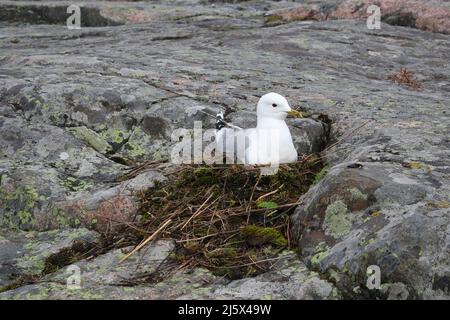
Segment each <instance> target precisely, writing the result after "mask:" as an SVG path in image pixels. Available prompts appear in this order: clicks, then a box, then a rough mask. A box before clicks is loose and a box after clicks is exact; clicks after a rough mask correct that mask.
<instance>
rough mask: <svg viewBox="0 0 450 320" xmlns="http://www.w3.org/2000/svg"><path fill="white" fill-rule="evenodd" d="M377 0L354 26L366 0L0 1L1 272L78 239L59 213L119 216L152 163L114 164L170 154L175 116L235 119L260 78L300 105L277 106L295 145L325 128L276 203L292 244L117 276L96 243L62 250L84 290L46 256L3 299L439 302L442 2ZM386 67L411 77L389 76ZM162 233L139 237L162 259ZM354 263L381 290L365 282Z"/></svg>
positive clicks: (449, 200) (4, 279)
mask: <svg viewBox="0 0 450 320" xmlns="http://www.w3.org/2000/svg"><path fill="white" fill-rule="evenodd" d="M357 3H359V4H360V6H359V7H358V6H357V7H358V8H359V9H358V10H356V11H355V10H353V9H352V8H354V6H355V5H356V4H357ZM380 3H381V10H382V20H383V21H385V22H387V23H384V22H382V24H381V29H380V30H369V29H367V27H366V23H365V20H364V19H365V12H366V11H365V8H366V6H367V4H368V2H367V1H333V2H332V3H330V2H322V1H307V2H301V3H300V2H298V3H297V2H290V1H289V2H288V1H243V2H237V3H227V1H196V0H189V1H188V0H186V1H168V2H167V1H152V2H151V3H150V2H126V1H124V2H119V3H118V2H115V1H101V2H94V1H86V2H80V4H81V6H82V15H81V19H82V26H83V28H82V29H80V30H69V29H67V28H65V26H64V24H65V21H66V19H67V16H68V15H67V14H65V10H66V8H67V6H68V5H69V2H66V1H2V3H0V9H1V10H0V27H1V33H0V48H1V50H0V131H1V135H0V225H1V227H2V228H3V229H2V230H6V229H8V230H11V229H14V230H18V231H8V232H6V231H1V234H0V236H1V237H0V257H2V259H0V260H1V261H2V262H1V265H0V285H1V286H4V285H9V284H11V283H12V282H14V280H15V279H16V278H18V277H20V276H21V275H23V274H27V273H31V274H35V273H36V272H37V273H39V272H41V271H42V267H43V265H42V263H43V261H44V260H45V259H46V258H47V254H48V253H50V251H51V253H54V252H59V251H61V250H62V249H63V248H66V247H67V246H71V245H72V244H73V241H74V240H76V239H75V238H76V237H75V238H74V236H73V232H75V233H78V231H75V230H74V229H72V228H80V229H79V230H80V232H81V233H82V234H84V235H88V236H89V238H90V239H94V238H95V237H96V233H95V232H94V231H87V230H86V229H82V228H89V229H92V230H97V231H104V230H105V228H107V227H108V226H110V224H111V223H112V224H114V223H117V225H120V224H121V223H126V222H129V221H133V219H135V218H136V217H135V214H136V212H135V208H136V205H137V203H136V193H138V192H139V191H140V190H143V189H147V188H151V187H152V186H154V183H155V181H158V180H163V179H164V177H163V176H162V175H161V174H159V173H158V172H154V171H148V172H144V173H142V174H141V175H140V176H138V177H136V178H134V180H132V181H122V182H120V181H119V180H120V179H118V178H119V177H121V176H122V175H123V174H124V173H125V172H126V171H127V170H128V169H129V168H130V167H131V166H133V165H134V164H136V163H139V162H140V161H144V160H162V159H167V158H168V157H169V152H170V147H171V146H172V145H173V142H172V141H171V134H172V132H173V130H175V129H177V128H187V129H192V128H193V127H194V121H202V125H203V128H204V129H206V128H213V126H214V119H213V118H211V117H209V116H208V115H206V114H205V113H203V112H199V110H201V111H204V112H207V113H210V114H215V113H216V112H217V111H219V110H226V111H227V113H228V117H229V118H230V119H231V120H232V121H233V122H235V123H236V124H238V125H250V124H252V123H254V121H255V118H254V114H253V113H252V112H253V111H254V108H255V105H256V102H257V100H258V96H260V95H261V94H263V93H266V92H268V91H275V92H279V93H281V94H283V95H285V96H286V97H287V99H288V101H289V102H290V103H291V104H292V105H294V106H300V107H302V108H303V109H305V110H307V111H308V112H311V113H312V114H313V116H312V117H311V118H308V119H303V120H290V121H291V122H290V123H289V125H290V126H291V128H292V133H293V136H294V139H295V142H296V147H297V149H298V150H299V153H310V152H313V151H320V150H322V149H323V148H324V146H325V144H326V143H327V142H329V141H331V143H333V142H338V143H337V144H336V145H335V146H334V147H331V148H327V149H326V150H325V152H324V155H325V158H326V161H327V166H328V172H327V174H326V175H325V176H324V178H323V179H322V180H320V181H319V182H318V183H317V184H316V185H315V186H314V187H313V188H312V189H310V191H309V192H308V193H307V194H305V195H304V196H303V197H302V201H303V205H301V206H299V207H298V208H297V210H296V212H295V214H294V215H293V216H292V225H293V227H292V229H293V233H294V234H295V235H296V238H297V240H298V244H299V252H300V259H298V258H295V257H294V255H293V254H292V253H289V254H287V256H288V257H289V258H287V259H286V261H287V262H286V264H282V263H280V264H275V266H274V269H273V270H272V271H269V272H268V273H266V274H263V275H260V276H258V277H256V278H252V279H241V280H236V281H232V282H227V281H224V280H223V279H221V278H217V277H215V276H213V275H212V274H210V273H209V272H207V271H205V270H202V269H196V270H192V271H190V272H186V273H182V274H176V275H173V276H172V277H170V278H169V279H166V280H164V281H162V282H159V283H157V284H152V283H145V282H143V283H141V282H138V284H135V285H129V286H123V284H122V283H119V284H118V283H117V281H118V279H119V278H123V279H125V280H129V281H131V283H134V282H133V281H135V280H136V279H134V278H133V279H131V277H133V276H135V274H132V273H131V272H129V270H123V269H122V270H121V269H120V267H117V266H116V260H117V259H118V256H121V255H123V253H122V252H118V251H112V252H108V253H105V254H104V255H102V256H99V257H96V258H94V259H91V260H82V261H80V262H79V265H80V266H81V269H82V274H83V273H84V272H86V274H85V278H84V279H85V287H83V288H82V289H81V290H73V291H68V290H67V288H66V280H65V279H67V273H65V272H66V269H61V270H60V271H58V272H56V273H49V274H47V275H45V277H47V279H48V280H49V281H48V282H45V283H39V284H28V285H25V284H24V285H23V286H21V287H18V288H15V289H13V290H9V291H5V292H3V293H2V294H1V295H0V297H1V298H5V299H10V298H20V299H26V298H51V299H62V298H85V299H89V298H111V299H115V298H132V299H151V298H155V299H156V298H202V297H203V298H219V297H227V298H236V299H241V298H244V299H249V298H273V299H283V298H288V299H299V298H301V299H313V298H321V299H336V298H356V299H364V298H374V297H380V298H389V299H405V298H408V299H415V298H418V299H437V298H439V299H449V297H450V292H449V288H450V257H449V252H450V196H449V195H450V179H449V175H450V160H449V159H450V148H449V147H450V138H449V137H450V119H449V112H450V110H449V104H450V65H449V63H448V61H449V52H450V41H449V40H450V38H449V35H447V34H448V33H449V31H448V30H449V26H448V21H450V20H449V19H448V12H449V11H448V10H449V8H448V4H447V2H437V1H420V2H419V1H401V2H394V1H380ZM402 4H404V5H402ZM406 4H409V5H408V6H407V5H406ZM398 6H400V7H398ZM299 8H300V9H299ZM304 8H306V9H304ZM397 8H400V9H401V10H400V9H399V10H397ZM303 10H307V12H306V13H307V14H306V15H304V14H305V13H304V11H303ZM308 12H309V13H308ZM349 12H351V14H350V13H349ZM325 13H326V15H324V14H325ZM383 14H384V16H383ZM317 15H319V16H317ZM395 15H397V17H395ZM280 17H281V18H280ZM344 19H345V20H344ZM361 19H362V20H361ZM410 27H413V28H410ZM420 29H423V30H420ZM424 30H425V31H424ZM427 30H429V31H433V32H427ZM446 33H447V34H446ZM401 68H406V69H408V70H410V71H411V72H412V74H413V76H414V77H415V79H416V80H417V81H418V82H420V83H421V84H422V89H421V90H416V89H414V88H411V87H408V86H401V85H398V84H395V83H393V82H392V81H391V80H389V76H391V75H392V74H395V73H397V72H398V71H399V70H400V69H401ZM322 114H326V115H327V116H328V117H329V118H330V119H331V120H332V121H333V124H332V127H331V131H330V130H329V127H328V126H327V125H326V124H324V123H323V122H322V121H320V119H322V120H323V119H324V118H323V116H321V115H322ZM19 230H20V231H19ZM50 230H52V231H50ZM81 233H80V236H81ZM84 235H83V236H82V237H84ZM30 239H35V240H36V241H35V240H33V241H34V242H35V243H34V244H33V243H32V241H31V240H30ZM172 245H173V244H170V242H167V241H162V242H157V243H155V244H153V245H152V247H151V248H150V249H148V250H147V251H146V252H142V253H140V254H141V255H144V256H143V259H150V260H149V261H154V260H155V259H156V260H158V261H159V260H161V259H164V256H165V255H167V254H168V252H169V251H170V248H171V246H172ZM45 248H51V250H50V251H49V252H45V255H44V256H43V255H42V253H43V251H42V250H44V251H45V250H47V249H45ZM27 250H28V251H27ZM21 255H24V256H23V257H21V258H25V257H26V256H27V255H29V256H30V258H31V260H33V263H31V264H26V265H25V264H24V263H20V261H19V260H18V259H19V258H20V256H21ZM136 257H137V256H136ZM3 261H5V262H3ZM370 265H377V266H379V267H380V269H381V283H382V286H381V289H380V290H369V289H368V288H367V287H366V279H367V274H366V271H367V267H368V266H370ZM124 266H126V267H127V268H130V270H131V269H132V268H134V269H133V270H138V269H139V268H140V266H139V263H138V261H137V259H136V260H134V259H133V260H130V261H129V262H127V264H126V265H125V264H124ZM28 267H30V268H31V269H33V270H31V269H29V268H28ZM27 268H28V269H27ZM36 268H37V269H36ZM136 268H137V269H136ZM99 269H102V270H103V271H104V272H105V273H104V278H102V279H99V278H98V275H97V274H96V272H94V271H93V270H99ZM83 270H84V271H83ZM141 271H142V273H148V272H151V270H145V268H144V269H142V270H141ZM286 279H287V280H286ZM98 281H100V282H103V281H106V282H107V281H110V283H108V284H103V286H100V288H98V283H97V282H98ZM125 282H126V281H125ZM94 286H95V287H96V289H95V290H94V289H93V288H94ZM166 288H171V290H166ZM97 289H98V290H97Z"/></svg>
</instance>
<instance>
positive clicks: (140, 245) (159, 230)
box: [119, 219, 172, 264]
mask: <svg viewBox="0 0 450 320" xmlns="http://www.w3.org/2000/svg"><path fill="white" fill-rule="evenodd" d="M171 222H172V219H168V220H166V222H164V223H163V224H162V225H161V226H160V227H159V228H158V230H156V231H155V232H154V233H153V234H152V235H151V236H150V237H148V238H147V239H145V240H144V241H143V242H141V243H140V244H139V245H138V246H137V247H136V248H134V249H133V250H132V251H131V252H130V253H129V254H127V255H126V256H125V257H123V258H122V259H121V260H120V261H119V264H121V263H122V262H124V261H125V260H127V259H128V258H129V257H131V256H132V255H133V254H134V253H136V252H137V251H139V250H140V249H141V248H142V247H144V246H145V245H146V244H147V243H149V242H150V241H152V240H153V239H155V238H156V236H157V235H158V234H159V233H161V231H162V230H164V228H165V227H167V226H168V225H169V224H170V223H171Z"/></svg>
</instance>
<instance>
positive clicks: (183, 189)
mask: <svg viewBox="0 0 450 320" xmlns="http://www.w3.org/2000/svg"><path fill="white" fill-rule="evenodd" d="M322 167H323V166H322V162H321V160H320V158H319V157H318V156H316V155H310V156H308V157H305V158H304V159H302V160H300V161H298V162H296V163H292V164H288V165H281V166H280V168H279V170H278V172H277V173H276V174H274V175H268V176H264V175H261V173H260V168H258V167H245V166H242V165H213V166H206V165H183V166H180V167H177V168H176V169H172V170H170V172H169V173H167V172H164V174H165V175H166V177H167V178H168V179H167V181H165V182H163V183H159V184H158V185H157V186H156V187H155V188H153V189H151V190H149V191H148V192H145V193H143V194H141V195H140V198H141V203H142V206H141V210H140V213H141V217H142V219H141V222H140V225H139V226H138V227H136V228H134V233H135V235H136V236H137V237H139V239H141V240H143V241H141V243H140V245H138V246H137V247H136V248H135V250H133V251H132V252H131V253H130V254H132V253H133V252H135V251H137V250H139V249H140V248H142V247H143V246H144V245H146V244H147V243H149V242H150V241H153V240H154V239H156V238H168V239H174V240H175V242H176V244H177V245H176V250H175V251H174V252H173V253H172V254H171V255H170V256H169V259H168V261H167V263H168V265H170V266H171V268H172V269H175V270H179V269H180V268H188V267H204V268H207V269H209V270H211V271H212V272H213V273H214V274H216V275H222V276H225V277H227V278H230V279H237V278H242V277H248V276H254V275H257V274H259V273H262V272H265V271H267V270H269V269H270V268H271V267H272V265H273V264H274V263H275V262H276V260H277V257H278V256H279V253H280V251H282V250H285V249H286V248H294V241H293V239H292V236H291V233H290V227H289V215H290V213H292V212H293V210H294V209H295V207H296V206H297V205H298V204H299V202H298V201H299V198H300V196H301V195H302V194H303V193H305V192H306V191H307V190H308V189H309V186H310V185H311V184H312V183H313V182H314V180H315V179H317V174H318V173H319V172H320V170H321V169H322ZM166 171H167V170H166ZM166 265H167V264H166Z"/></svg>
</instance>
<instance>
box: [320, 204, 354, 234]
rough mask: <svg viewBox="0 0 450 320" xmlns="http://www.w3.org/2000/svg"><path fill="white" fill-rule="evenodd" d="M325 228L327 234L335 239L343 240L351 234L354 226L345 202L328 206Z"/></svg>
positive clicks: (324, 222)
mask: <svg viewBox="0 0 450 320" xmlns="http://www.w3.org/2000/svg"><path fill="white" fill-rule="evenodd" d="M323 226H324V229H325V234H327V235H331V236H333V237H334V238H341V237H343V236H345V235H346V234H348V233H349V232H350V229H351V226H352V224H351V221H350V220H349V218H348V211H347V206H346V204H345V203H344V202H343V201H341V200H338V201H335V202H333V203H332V204H330V205H328V207H327V209H326V211H325V219H324V221H323Z"/></svg>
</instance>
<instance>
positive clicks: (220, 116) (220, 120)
mask: <svg viewBox="0 0 450 320" xmlns="http://www.w3.org/2000/svg"><path fill="white" fill-rule="evenodd" d="M225 126H226V122H225V120H224V118H223V112H219V113H218V114H217V115H216V130H220V129H222V128H223V127H225Z"/></svg>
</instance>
